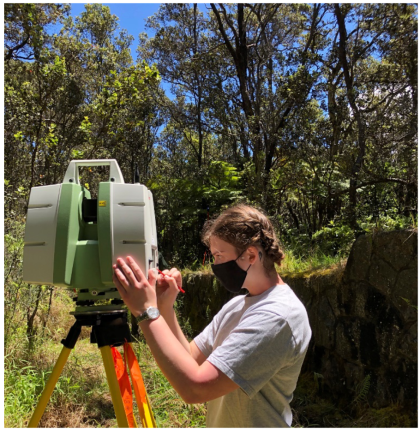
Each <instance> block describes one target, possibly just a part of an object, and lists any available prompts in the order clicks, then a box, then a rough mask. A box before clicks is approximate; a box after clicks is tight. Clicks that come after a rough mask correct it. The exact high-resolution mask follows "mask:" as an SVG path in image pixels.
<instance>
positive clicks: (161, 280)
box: [156, 268, 182, 313]
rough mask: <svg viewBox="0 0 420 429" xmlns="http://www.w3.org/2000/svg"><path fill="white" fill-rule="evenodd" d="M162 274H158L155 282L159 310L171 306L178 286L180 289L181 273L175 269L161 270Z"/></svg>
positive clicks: (165, 309) (167, 308)
mask: <svg viewBox="0 0 420 429" xmlns="http://www.w3.org/2000/svg"><path fill="white" fill-rule="evenodd" d="M162 272H163V274H164V276H162V275H161V274H160V275H159V277H158V279H157V283H156V295H157V302H158V308H159V310H160V312H161V313H162V312H165V311H168V310H170V309H172V308H173V306H174V303H175V300H176V297H177V296H178V293H179V290H180V288H181V289H182V277H181V273H180V272H179V271H178V270H177V269H176V268H172V269H171V270H164V271H162Z"/></svg>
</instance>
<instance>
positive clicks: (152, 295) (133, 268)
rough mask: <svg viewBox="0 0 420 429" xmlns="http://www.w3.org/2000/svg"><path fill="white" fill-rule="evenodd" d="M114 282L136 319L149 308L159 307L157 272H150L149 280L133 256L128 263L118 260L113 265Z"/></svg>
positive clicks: (128, 259)
mask: <svg viewBox="0 0 420 429" xmlns="http://www.w3.org/2000/svg"><path fill="white" fill-rule="evenodd" d="M113 269H114V275H113V281H114V284H115V286H116V288H117V289H118V292H119V293H120V295H121V298H122V299H123V300H124V302H125V304H126V305H127V307H128V308H129V309H130V311H131V313H132V314H134V316H135V317H137V316H140V315H141V314H143V313H144V312H145V311H146V309H147V308H149V307H157V298H156V278H157V275H156V274H155V270H154V269H151V270H149V273H148V274H149V280H147V279H146V277H145V275H144V274H143V271H142V270H141V269H140V267H139V266H138V265H137V263H136V262H135V261H134V259H133V258H132V257H131V256H128V257H127V262H125V261H124V259H122V258H118V259H117V264H115V265H113Z"/></svg>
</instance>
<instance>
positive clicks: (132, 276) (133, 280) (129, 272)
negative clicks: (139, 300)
mask: <svg viewBox="0 0 420 429" xmlns="http://www.w3.org/2000/svg"><path fill="white" fill-rule="evenodd" d="M117 262H118V265H119V267H120V270H121V271H122V272H123V273H124V275H125V277H126V278H127V279H128V280H129V281H130V282H131V284H132V285H133V286H134V285H135V284H136V283H137V282H138V281H139V280H137V278H136V276H135V274H134V272H133V270H132V269H131V267H129V266H128V265H127V264H126V263H125V261H124V259H122V258H118V259H117Z"/></svg>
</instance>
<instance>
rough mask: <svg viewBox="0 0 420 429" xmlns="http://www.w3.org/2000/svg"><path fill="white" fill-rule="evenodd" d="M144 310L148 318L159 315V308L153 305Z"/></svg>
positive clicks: (154, 317)
mask: <svg viewBox="0 0 420 429" xmlns="http://www.w3.org/2000/svg"><path fill="white" fill-rule="evenodd" d="M146 311H147V315H148V316H149V318H150V319H156V317H158V316H159V315H160V313H159V310H158V309H157V308H155V307H150V308H148V309H147V310H146Z"/></svg>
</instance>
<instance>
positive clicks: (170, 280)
mask: <svg viewBox="0 0 420 429" xmlns="http://www.w3.org/2000/svg"><path fill="white" fill-rule="evenodd" d="M165 280H166V282H167V283H168V285H169V287H170V288H173V289H176V290H177V292H179V289H178V285H177V283H176V280H175V279H174V278H173V277H169V276H166V277H165Z"/></svg>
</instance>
